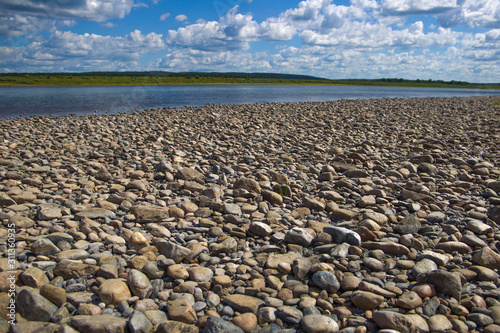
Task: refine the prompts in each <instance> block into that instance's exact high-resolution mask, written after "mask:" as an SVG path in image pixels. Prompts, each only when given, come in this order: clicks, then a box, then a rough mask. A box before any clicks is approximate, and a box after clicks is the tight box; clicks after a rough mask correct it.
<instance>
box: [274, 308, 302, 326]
mask: <svg viewBox="0 0 500 333" xmlns="http://www.w3.org/2000/svg"><path fill="white" fill-rule="evenodd" d="M276 317H278V318H279V319H281V320H283V321H284V322H286V323H290V324H299V323H300V321H301V320H302V317H303V314H302V311H300V310H299V309H297V308H295V307H292V306H286V305H283V306H280V307H279V308H278V311H276Z"/></svg>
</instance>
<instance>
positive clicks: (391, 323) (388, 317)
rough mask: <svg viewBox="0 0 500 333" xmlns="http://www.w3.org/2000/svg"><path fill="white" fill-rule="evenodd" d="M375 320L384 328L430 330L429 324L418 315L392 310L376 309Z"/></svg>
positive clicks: (411, 332) (408, 332)
mask: <svg viewBox="0 0 500 333" xmlns="http://www.w3.org/2000/svg"><path fill="white" fill-rule="evenodd" d="M373 320H374V321H375V323H376V324H377V325H378V326H379V327H380V328H383V329H392V330H395V331H397V332H400V333H414V332H429V326H428V325H427V323H426V322H425V320H424V319H423V318H422V317H420V316H418V315H404V314H401V313H397V312H392V311H375V312H373Z"/></svg>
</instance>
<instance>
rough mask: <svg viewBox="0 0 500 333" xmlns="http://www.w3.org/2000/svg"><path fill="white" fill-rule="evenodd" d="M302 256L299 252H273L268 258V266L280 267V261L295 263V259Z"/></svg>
mask: <svg viewBox="0 0 500 333" xmlns="http://www.w3.org/2000/svg"><path fill="white" fill-rule="evenodd" d="M300 257H302V256H301V255H300V254H299V253H297V252H288V253H285V254H271V255H269V258H268V259H267V262H266V267H267V268H273V269H276V268H278V264H279V263H286V264H289V265H291V264H293V261H294V260H295V259H297V258H300Z"/></svg>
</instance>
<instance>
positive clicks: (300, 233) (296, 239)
mask: <svg viewBox="0 0 500 333" xmlns="http://www.w3.org/2000/svg"><path fill="white" fill-rule="evenodd" d="M313 240H314V237H313V236H312V235H311V234H310V233H308V232H307V231H306V230H305V229H302V228H299V227H294V228H292V229H291V230H289V231H288V232H287V233H286V234H285V242H287V243H291V244H298V245H302V246H306V247H308V246H310V245H311V243H312V241H313Z"/></svg>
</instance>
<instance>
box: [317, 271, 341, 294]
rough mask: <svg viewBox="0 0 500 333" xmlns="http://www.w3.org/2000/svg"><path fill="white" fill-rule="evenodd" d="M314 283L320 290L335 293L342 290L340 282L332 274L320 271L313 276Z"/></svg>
mask: <svg viewBox="0 0 500 333" xmlns="http://www.w3.org/2000/svg"><path fill="white" fill-rule="evenodd" d="M312 282H313V283H314V284H315V285H316V286H317V287H318V288H320V289H324V290H326V291H327V292H329V293H335V292H337V291H338V290H339V289H340V282H339V281H338V280H337V277H336V276H335V274H333V273H332V272H328V271H318V272H316V273H314V274H313V276H312Z"/></svg>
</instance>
